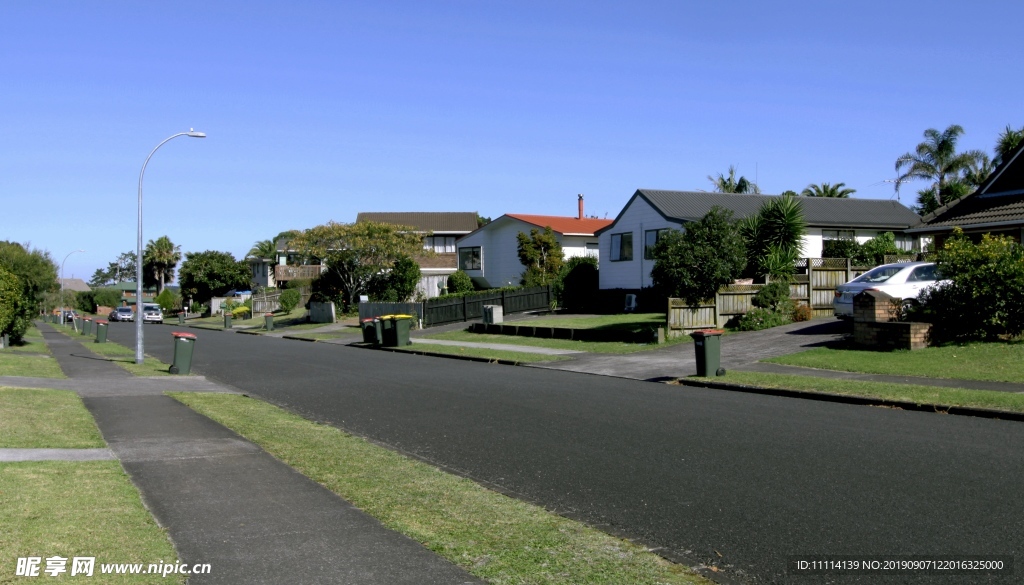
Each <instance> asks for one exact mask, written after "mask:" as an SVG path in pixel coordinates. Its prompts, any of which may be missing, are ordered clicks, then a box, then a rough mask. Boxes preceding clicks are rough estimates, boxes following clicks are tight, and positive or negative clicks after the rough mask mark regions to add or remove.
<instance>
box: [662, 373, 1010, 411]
mask: <svg viewBox="0 0 1024 585" xmlns="http://www.w3.org/2000/svg"><path fill="white" fill-rule="evenodd" d="M676 382H677V383H678V384H680V385H682V386H690V387H694V388H711V389H713V390H729V391H732V392H746V393H748V394H762V395H766V396H781V397H784V398H801V399H804V400H817V401H821V402H835V403H839V404H854V405H858V406H882V407H887V408H899V409H901V410H910V411H915V412H932V413H938V414H952V415H957V416H974V417H978V418H988V419H997V420H1011V421H1015V422H1024V413H1021V412H1009V411H1005V410H994V409H991V408H975V407H970V406H951V405H948V404H918V403H916V402H906V401H903V400H886V399H884V398H870V397H867V396H850V395H847V394H832V393H829V392H807V391H805V390H788V389H785V388H765V387H763V386H747V385H746V384H730V383H728V382H705V381H702V380H695V379H692V378H678V379H677V380H676Z"/></svg>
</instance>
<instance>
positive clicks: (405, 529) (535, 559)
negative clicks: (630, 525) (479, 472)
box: [172, 393, 707, 585]
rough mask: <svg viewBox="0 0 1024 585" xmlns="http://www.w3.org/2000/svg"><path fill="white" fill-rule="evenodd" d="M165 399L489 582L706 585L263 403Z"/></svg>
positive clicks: (592, 533)
mask: <svg viewBox="0 0 1024 585" xmlns="http://www.w3.org/2000/svg"><path fill="white" fill-rule="evenodd" d="M172 396H173V397H174V398H176V399H178V400H180V401H182V402H184V403H185V404H187V405H189V406H190V407H192V408H193V409H195V410H196V411H198V412H200V413H201V414H204V415H206V416H208V417H210V418H212V419H213V420H215V421H217V422H219V423H221V424H224V425H225V426H227V427H228V428H230V429H232V430H234V431H235V432H237V433H239V434H240V435H242V436H243V437H245V438H246V439H249V440H251V441H253V442H255V443H257V444H259V445H260V446H261V447H263V448H264V449H266V450H267V451H268V452H269V453H271V454H272V455H273V456H275V457H277V458H278V459H280V460H281V461H283V462H285V463H286V464H288V465H290V466H292V467H294V468H295V469H297V470H298V471H299V472H301V473H303V474H305V475H307V476H308V477H310V478H312V479H313V480H314V481H317V482H319V483H321V484H322V485H324V486H326V487H327V488H328V489H330V490H332V491H334V492H335V493H337V494H338V495H340V496H341V497H343V498H345V499H346V500H347V501H349V502H352V504H354V505H355V506H357V507H358V508H360V509H361V510H364V511H366V512H367V513H369V514H370V515H372V516H374V517H376V518H378V519H379V520H380V521H381V522H382V523H383V524H384V525H385V526H386V527H388V528H390V529H392V530H397V531H399V532H401V533H403V534H406V535H408V536H409V537H411V538H413V539H415V540H417V541H419V542H421V543H423V545H424V546H426V547H427V548H429V549H430V550H432V551H434V552H436V553H438V554H440V555H441V556H443V557H444V558H446V559H448V560H449V561H451V562H453V563H455V564H456V565H458V566H460V567H462V568H464V569H466V570H467V571H469V572H470V573H473V574H474V575H476V576H478V577H480V578H482V579H486V580H487V581H488V582H490V583H494V584H512V583H531V584H538V585H548V584H551V585H554V584H565V585H576V584H580V583H593V584H608V585H612V584H614V585H621V584H625V583H629V584H631V585H642V584H648V583H649V584H654V583H659V584H671V583H707V581H705V580H703V579H702V578H701V577H699V576H696V575H695V574H693V573H692V572H691V571H690V570H689V569H687V568H685V567H682V566H679V565H674V564H672V563H669V562H668V561H665V560H664V559H662V558H661V557H659V556H657V555H655V554H653V553H651V552H649V551H648V550H647V549H645V548H644V547H642V546H638V545H635V544H632V543H630V542H627V541H624V540H621V539H618V538H615V537H612V536H609V535H607V534H604V533H602V532H600V531H597V530H595V529H592V528H589V527H587V526H585V525H583V524H581V523H579V522H574V521H572V520H568V519H565V518H563V517H561V516H558V515H555V514H552V513H550V512H547V511H546V510H544V509H543V508H540V507H538V506H534V505H531V504H527V503H525V502H521V501H519V500H515V499H512V498H509V497H507V496H504V495H501V494H498V493H496V492H492V491H489V490H487V489H485V488H483V487H481V486H480V485H478V484H476V483H474V482H472V481H470V480H468V479H465V478H461V477H458V476H455V475H451V474H448V473H445V472H443V471H441V470H439V469H437V468H435V467H432V466H430V465H427V464H425V463H423V462H420V461H417V460H414V459H411V458H408V457H405V456H402V455H400V454H398V453H395V452H393V451H390V450H388V449H385V448H383V447H380V446H377V445H374V444H372V443H370V442H368V441H366V440H364V439H361V438H359V437H355V436H352V435H349V434H347V433H345V432H342V431H340V430H338V429H336V428H334V427H331V426H327V425H321V424H316V423H313V422H310V421H307V420H305V419H303V418H301V417H299V416H296V415H293V414H290V413H288V412H285V411H283V410H281V409H279V408H277V407H274V406H271V405H269V404H267V403H265V402H261V401H259V400H255V399H252V398H248V397H244V396H237V395H214V394H198V393H173V394H172Z"/></svg>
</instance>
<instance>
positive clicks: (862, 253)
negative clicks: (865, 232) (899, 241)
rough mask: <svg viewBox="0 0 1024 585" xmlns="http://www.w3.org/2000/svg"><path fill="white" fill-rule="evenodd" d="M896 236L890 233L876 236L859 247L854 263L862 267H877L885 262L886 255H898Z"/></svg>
mask: <svg viewBox="0 0 1024 585" xmlns="http://www.w3.org/2000/svg"><path fill="white" fill-rule="evenodd" d="M899 253H900V249H899V248H898V247H896V236H895V235H893V233H892V232H885V233H881V234H878V235H877V236H875V237H873V238H871V239H870V240H868V241H866V242H864V243H863V244H861V245H860V250H858V253H857V258H856V261H857V263H859V264H861V265H863V266H878V265H879V264H883V263H884V262H885V255H886V254H899Z"/></svg>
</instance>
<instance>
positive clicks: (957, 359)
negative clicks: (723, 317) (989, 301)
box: [765, 342, 1024, 383]
mask: <svg viewBox="0 0 1024 585" xmlns="http://www.w3.org/2000/svg"><path fill="white" fill-rule="evenodd" d="M765 361H768V362H772V363H776V364H785V365H789V366H803V367H807V368H821V369H824V370H839V371H844V372H861V373H865V374H889V375H894V376H925V377H930V378H951V379H957V380H986V381H993V382H1017V383H1024V342H1014V343H1005V342H994V343H970V344H966V345H950V346H943V347H928V348H925V349H919V350H914V351H905V350H901V351H892V352H879V351H863V350H854V349H829V348H824V347H819V348H815V349H811V350H808V351H803V352H800V353H794V354H790V355H785V356H782V357H777V358H772V359H769V360H765Z"/></svg>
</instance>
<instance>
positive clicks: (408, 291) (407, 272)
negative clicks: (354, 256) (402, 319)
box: [368, 256, 420, 303]
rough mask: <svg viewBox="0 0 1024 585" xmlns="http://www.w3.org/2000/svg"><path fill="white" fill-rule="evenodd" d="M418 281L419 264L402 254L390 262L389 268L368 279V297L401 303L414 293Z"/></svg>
mask: <svg viewBox="0 0 1024 585" xmlns="http://www.w3.org/2000/svg"><path fill="white" fill-rule="evenodd" d="M419 282H420V266H419V264H417V263H416V261H415V260H413V259H412V258H410V257H408V256H402V257H401V258H399V259H398V260H395V261H394V262H393V263H392V264H391V269H390V270H388V271H387V272H381V273H378V274H376V275H374V276H373V278H371V279H370V284H369V286H368V289H369V293H370V298H371V299H372V300H374V301H382V302H386V303H402V302H405V301H407V300H409V299H410V298H411V297H412V296H413V295H414V294H415V293H416V285H418V284H419Z"/></svg>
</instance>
